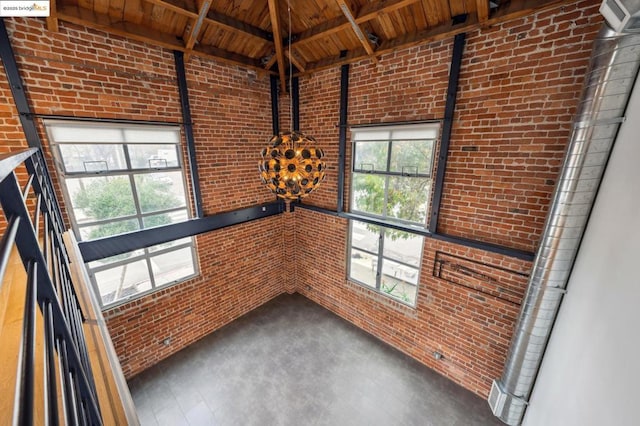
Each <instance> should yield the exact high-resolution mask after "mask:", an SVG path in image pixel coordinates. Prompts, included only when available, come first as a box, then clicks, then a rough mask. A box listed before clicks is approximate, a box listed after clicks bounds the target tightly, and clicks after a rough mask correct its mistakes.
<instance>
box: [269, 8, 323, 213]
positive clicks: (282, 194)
mask: <svg viewBox="0 0 640 426" xmlns="http://www.w3.org/2000/svg"><path fill="white" fill-rule="evenodd" d="M287 12H288V15H289V93H290V96H289V97H290V98H291V123H292V124H293V98H292V96H291V79H292V76H293V68H292V64H291V5H290V4H289V0H287ZM323 157H324V152H323V151H322V149H320V148H318V147H317V146H316V140H315V139H314V138H313V137H311V136H306V135H304V133H301V132H298V131H295V130H294V131H291V132H284V133H280V134H277V135H274V136H273V137H272V138H271V139H270V140H269V143H268V145H267V147H266V148H263V149H262V161H260V163H259V164H258V169H259V170H260V177H261V178H262V183H263V184H265V185H266V186H267V188H269V189H270V190H271V192H273V193H274V194H276V196H278V197H279V198H282V199H284V200H285V201H286V202H290V201H292V200H294V201H295V200H300V199H301V198H304V197H306V196H307V195H309V194H310V193H311V192H312V191H314V190H315V189H316V188H317V187H318V186H319V185H320V182H322V181H323V180H324V178H325V170H326V168H327V164H326V163H325V161H324V160H323Z"/></svg>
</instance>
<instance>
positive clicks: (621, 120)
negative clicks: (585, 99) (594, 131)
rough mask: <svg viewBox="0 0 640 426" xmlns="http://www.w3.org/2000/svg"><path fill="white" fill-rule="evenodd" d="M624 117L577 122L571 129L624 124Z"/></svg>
mask: <svg viewBox="0 0 640 426" xmlns="http://www.w3.org/2000/svg"><path fill="white" fill-rule="evenodd" d="M626 119H627V118H626V117H616V118H604V119H602V120H587V121H577V122H575V123H574V124H573V127H576V128H584V127H593V126H606V125H608V124H620V123H624V122H625V120H626Z"/></svg>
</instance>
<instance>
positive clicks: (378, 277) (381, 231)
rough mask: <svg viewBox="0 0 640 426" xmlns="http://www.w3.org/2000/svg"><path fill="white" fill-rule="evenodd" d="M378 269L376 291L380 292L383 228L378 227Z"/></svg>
mask: <svg viewBox="0 0 640 426" xmlns="http://www.w3.org/2000/svg"><path fill="white" fill-rule="evenodd" d="M378 238H379V240H378V268H377V271H376V290H378V291H381V288H382V262H383V256H382V253H383V252H384V228H383V227H380V233H379V236H378Z"/></svg>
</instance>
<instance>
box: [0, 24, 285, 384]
mask: <svg viewBox="0 0 640 426" xmlns="http://www.w3.org/2000/svg"><path fill="white" fill-rule="evenodd" d="M5 22H6V24H7V28H8V31H9V34H10V39H11V43H12V46H13V49H14V51H15V54H16V61H17V63H18V67H19V69H20V72H21V75H22V78H23V80H24V84H25V87H26V90H27V95H28V98H29V103H30V106H31V109H32V111H33V112H34V113H36V114H53V115H65V116H80V117H95V118H115V119H135V120H143V121H145V120H146V121H163V122H175V123H179V122H182V113H181V109H180V98H179V93H178V86H177V79H176V74H175V67H174V58H173V54H172V52H170V51H167V50H165V49H160V48H157V47H154V46H147V45H145V44H143V43H138V42H135V41H131V40H125V39H122V38H119V37H115V36H109V35H107V34H106V33H101V32H98V31H94V30H89V29H86V28H83V27H80V26H76V25H73V24H68V23H65V22H61V23H60V31H59V32H58V33H51V32H49V31H47V30H46V26H45V21H44V20H43V19H34V18H28V19H7V20H6V21H5ZM185 68H186V75H187V80H188V87H189V90H190V100H191V110H192V118H193V123H194V125H193V129H194V136H195V140H196V151H197V153H198V163H199V171H200V179H201V184H202V187H201V189H202V196H203V200H204V210H205V212H206V213H207V214H212V213H216V212H222V211H229V210H233V209H237V208H242V207H248V206H252V205H255V204H257V203H264V202H268V201H272V200H273V199H274V197H273V196H272V195H271V194H270V193H269V192H268V191H267V190H265V189H264V188H263V187H262V185H261V183H260V178H259V175H258V172H257V164H258V160H259V158H260V157H259V152H260V149H261V148H262V147H263V146H264V145H265V144H266V142H267V141H268V140H269V138H270V136H271V100H270V93H269V78H268V76H266V75H260V76H257V75H255V73H253V74H252V73H248V72H247V71H246V70H243V69H240V68H238V67H230V66H225V65H220V64H217V63H215V62H212V61H206V60H202V59H200V58H197V57H193V58H192V59H191V60H190V61H189V62H188V63H187V64H186V66H185ZM0 95H1V96H2V104H1V105H0V111H2V112H3V114H2V116H0V132H1V133H3V135H4V139H3V143H2V149H3V151H4V150H6V149H7V148H11V149H13V147H21V146H26V142H25V141H24V140H23V139H24V136H23V134H22V129H21V127H20V126H19V121H18V118H17V114H16V111H15V107H14V106H13V99H12V97H11V93H10V91H9V86H8V84H7V81H6V78H5V75H4V73H3V74H2V75H1V76H0ZM38 125H39V128H40V135H41V137H42V140H43V142H44V144H45V147H44V148H45V155H46V157H47V159H48V163H49V167H50V169H51V170H54V165H53V161H52V156H51V152H50V150H49V147H48V143H47V137H46V132H45V131H44V127H43V125H42V122H41V120H39V119H38ZM185 153H186V150H185ZM229 153H230V155H229ZM185 155H186V154H185ZM185 159H186V157H185ZM56 186H57V188H58V196H59V199H60V200H61V201H62V197H61V192H60V188H59V185H58V184H57V182H56ZM63 207H64V206H63ZM282 221H283V216H277V217H271V218H267V219H264V220H259V221H256V222H252V223H247V224H243V225H239V226H235V227H232V228H227V229H224V230H219V231H216V232H212V233H208V234H206V235H202V236H199V237H197V239H196V242H197V250H198V261H199V265H200V271H201V274H200V276H198V277H197V278H195V279H193V280H191V281H189V282H187V283H182V284H179V285H175V286H172V287H168V288H166V289H164V290H162V291H160V292H158V293H155V294H153V295H149V296H146V297H143V298H141V299H138V300H136V301H134V302H131V303H128V304H125V305H123V306H120V307H117V308H114V309H110V310H109V311H107V312H105V318H106V319H107V322H108V326H109V329H110V330H111V332H112V337H113V340H114V344H115V348H116V351H117V352H118V355H119V356H120V358H121V361H122V367H123V370H124V373H125V375H126V376H127V377H131V376H133V375H135V374H136V373H138V372H140V371H142V370H143V369H145V368H147V367H149V366H151V365H153V364H155V363H156V362H158V361H159V360H161V359H163V358H165V357H166V356H168V355H169V354H171V353H174V352H176V351H178V350H179V349H181V348H183V347H184V346H186V345H187V344H189V343H191V342H193V341H195V340H197V339H198V338H200V337H202V336H204V335H206V334H209V333H210V332H212V331H213V330H216V329H217V328H219V327H221V326H222V325H224V324H226V323H228V322H230V321H232V320H233V319H235V318H237V317H238V316H240V315H242V314H244V313H245V312H248V311H249V310H251V309H253V308H255V307H257V306H259V305H260V304H262V303H264V302H266V301H268V300H270V299H271V298H273V297H274V296H276V295H278V294H280V293H282V292H283V291H284V288H285V284H284V283H283V282H281V281H280V280H279V279H278V277H279V276H280V266H281V264H282V253H284V250H283V244H284V238H283V237H284V235H283V232H282V231H281V229H282V226H281V223H283V222H282ZM257 235H259V237H257ZM256 253H259V255H258V256H256V255H255V254H256ZM289 287H292V284H289ZM167 337H171V339H172V340H171V344H170V345H168V346H164V345H163V344H162V340H164V339H165V338H167Z"/></svg>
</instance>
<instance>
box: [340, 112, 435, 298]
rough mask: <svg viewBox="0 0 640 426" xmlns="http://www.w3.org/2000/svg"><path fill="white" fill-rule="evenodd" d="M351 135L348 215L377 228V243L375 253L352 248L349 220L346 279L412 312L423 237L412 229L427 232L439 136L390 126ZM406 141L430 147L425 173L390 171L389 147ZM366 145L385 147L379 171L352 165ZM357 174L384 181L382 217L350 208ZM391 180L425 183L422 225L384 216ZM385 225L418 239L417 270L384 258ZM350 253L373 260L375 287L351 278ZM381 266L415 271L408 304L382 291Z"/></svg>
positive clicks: (427, 128) (426, 129)
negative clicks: (373, 224) (397, 142)
mask: <svg viewBox="0 0 640 426" xmlns="http://www.w3.org/2000/svg"><path fill="white" fill-rule="evenodd" d="M351 132H352V151H351V152H352V156H351V157H352V160H351V161H352V164H351V180H350V197H351V198H350V200H351V202H350V206H351V213H353V214H357V215H359V216H363V218H367V219H369V222H374V223H375V226H377V227H378V229H379V231H378V232H379V242H378V246H377V250H376V251H375V252H374V251H373V250H366V249H365V250H363V249H362V248H361V247H354V245H353V236H354V226H355V220H354V219H351V220H349V235H348V238H347V241H348V250H347V277H348V279H349V280H350V281H353V282H355V283H357V284H360V285H362V286H363V287H365V288H367V289H370V290H373V291H375V292H377V293H379V294H382V295H384V296H386V297H390V298H391V299H393V300H395V301H398V302H400V303H403V304H405V305H408V306H411V307H414V308H415V306H416V303H417V296H418V291H419V285H420V283H419V277H420V273H421V269H422V268H421V266H422V254H423V247H424V237H423V236H422V235H421V234H420V233H415V232H412V229H416V230H417V229H419V230H421V231H422V230H426V229H427V224H428V220H429V211H430V204H431V198H432V189H433V188H432V186H433V174H434V162H435V154H436V147H437V142H438V135H439V132H440V124H439V123H427V124H408V125H394V126H375V127H374V126H372V127H363V128H352V129H351ZM408 140H409V141H416V140H418V141H420V140H424V141H425V142H427V143H430V144H431V161H430V164H428V167H427V169H426V170H418V167H416V168H415V170H408V169H410V168H409V167H407V168H405V167H402V168H401V169H400V170H399V171H398V170H395V171H394V170H391V158H392V146H393V143H394V141H408ZM367 141H369V142H378V143H381V142H387V143H388V147H387V159H386V165H385V167H384V169H383V170H376V169H375V166H373V165H364V164H357V163H356V158H357V152H356V147H357V144H358V143H360V144H362V143H366V142H367ZM365 166H367V167H365ZM369 166H370V167H369ZM358 174H373V175H377V176H381V177H384V179H385V189H384V198H385V200H384V202H383V207H382V214H375V213H372V212H367V211H362V210H358V209H356V208H354V206H355V190H356V188H355V184H354V180H355V178H356V176H357V175H358ZM392 177H397V178H400V179H402V178H404V177H406V178H407V179H411V178H420V179H428V180H429V185H428V192H427V194H425V196H426V205H425V211H424V217H425V220H424V222H422V223H420V222H415V221H409V220H403V219H400V218H395V217H392V216H390V215H389V212H387V202H386V200H387V196H388V190H389V182H390V179H391V178H392ZM389 224H394V225H399V226H400V227H401V228H402V230H403V231H405V232H408V233H413V234H414V235H416V236H417V237H419V238H420V239H421V240H420V241H421V244H420V253H419V255H418V259H419V262H418V265H417V266H415V265H410V264H408V263H406V262H402V261H400V260H398V259H393V258H390V257H388V256H385V248H384V241H385V238H384V237H385V235H386V234H387V233H389V232H393V230H392V228H389V227H388V225H389ZM353 250H356V251H358V252H364V253H366V254H367V255H370V256H372V257H373V258H374V259H372V266H371V267H372V268H373V269H372V271H373V270H375V271H373V272H375V273H376V277H375V286H372V285H371V284H370V283H366V282H363V281H360V280H358V279H357V278H355V277H354V275H355V274H354V273H353V271H352V261H353V257H352V252H353ZM385 262H393V263H396V264H399V265H400V266H401V267H403V268H406V269H415V271H416V274H417V278H416V283H415V287H416V288H415V297H414V298H413V300H412V301H411V300H406V299H405V298H403V297H401V296H399V295H397V294H393V292H391V291H389V289H388V288H385V287H384V285H383V284H384V283H383V280H384V276H385V275H389V273H388V271H386V270H383V269H385V268H384V265H385ZM389 276H391V275H389ZM405 281H406V280H405Z"/></svg>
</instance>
